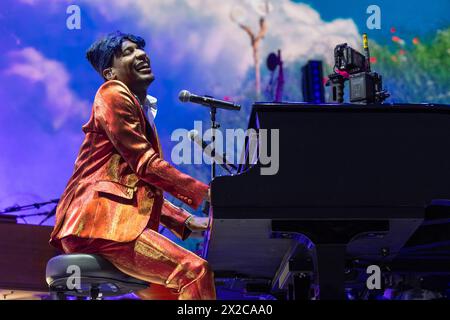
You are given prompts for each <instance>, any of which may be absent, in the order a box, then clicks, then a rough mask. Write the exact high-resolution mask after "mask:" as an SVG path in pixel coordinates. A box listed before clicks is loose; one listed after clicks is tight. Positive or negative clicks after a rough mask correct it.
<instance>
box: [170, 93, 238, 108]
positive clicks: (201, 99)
mask: <svg viewBox="0 0 450 320" xmlns="http://www.w3.org/2000/svg"><path fill="white" fill-rule="evenodd" d="M178 98H179V99H180V101H181V102H192V103H197V104H201V105H203V106H206V107H215V108H219V109H226V110H234V111H239V110H241V106H240V105H238V104H235V103H233V102H229V101H224V100H218V99H214V98H213V97H210V96H197V95H195V94H192V93H190V92H189V91H187V90H181V91H180V93H179V94H178Z"/></svg>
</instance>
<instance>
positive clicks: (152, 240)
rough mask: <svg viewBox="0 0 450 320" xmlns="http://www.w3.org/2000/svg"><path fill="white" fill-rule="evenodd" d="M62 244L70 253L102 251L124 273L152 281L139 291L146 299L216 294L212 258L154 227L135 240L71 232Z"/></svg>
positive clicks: (212, 295)
mask: <svg viewBox="0 0 450 320" xmlns="http://www.w3.org/2000/svg"><path fill="white" fill-rule="evenodd" d="M61 244H62V247H63V249H64V251H65V252H66V253H87V254H98V255H101V256H103V257H104V258H106V259H107V260H109V261H110V262H111V263H112V264H113V265H114V266H115V267H116V268H117V269H119V270H120V271H122V272H123V273H126V274H128V275H130V276H132V277H134V278H137V279H140V280H143V281H147V282H149V283H150V284H151V285H150V287H149V289H146V290H142V291H139V292H136V294H137V295H138V296H139V297H140V298H142V299H159V300H163V299H180V300H203V299H206V300H212V299H215V298H216V291H215V286H214V274H213V272H212V270H211V269H210V267H209V265H208V262H207V261H206V260H204V259H202V258H201V257H199V256H197V255H196V254H194V253H193V252H191V251H189V250H186V249H184V248H183V247H181V246H179V245H177V244H176V243H174V242H173V241H171V240H170V239H168V238H166V237H164V236H163V235H161V234H159V233H158V232H156V231H154V230H152V229H145V230H144V231H143V232H142V234H141V235H140V236H139V237H138V238H137V239H136V240H134V241H131V242H124V243H122V242H115V241H110V240H105V239H89V238H80V237H77V236H67V237H64V238H63V239H61Z"/></svg>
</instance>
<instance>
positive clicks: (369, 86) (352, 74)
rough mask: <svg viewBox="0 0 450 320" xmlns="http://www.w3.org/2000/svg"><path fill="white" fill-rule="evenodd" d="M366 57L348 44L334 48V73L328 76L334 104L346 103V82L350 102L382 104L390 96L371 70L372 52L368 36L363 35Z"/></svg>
mask: <svg viewBox="0 0 450 320" xmlns="http://www.w3.org/2000/svg"><path fill="white" fill-rule="evenodd" d="M363 45H364V53H365V54H364V55H363V54H362V53H360V52H358V51H356V50H355V49H353V48H351V47H349V46H348V45H347V43H342V44H338V45H337V46H336V47H335V48H334V68H333V71H334V73H332V74H330V75H329V76H328V78H329V80H328V82H327V86H331V101H330V102H332V103H343V102H344V85H345V81H346V80H349V81H350V102H352V103H361V104H370V103H382V102H383V101H384V100H385V99H386V98H388V97H389V96H390V94H389V93H388V92H387V91H385V90H383V81H382V77H381V75H380V74H378V73H376V72H372V71H371V68H370V52H369V43H368V39H367V35H366V34H364V35H363Z"/></svg>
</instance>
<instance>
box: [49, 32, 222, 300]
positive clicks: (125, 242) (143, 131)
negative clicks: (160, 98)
mask: <svg viewBox="0 0 450 320" xmlns="http://www.w3.org/2000/svg"><path fill="white" fill-rule="evenodd" d="M144 46H145V41H144V40H143V39H142V38H140V37H137V36H134V35H131V34H123V33H121V32H116V33H112V34H109V35H107V36H106V37H104V38H103V39H100V40H98V41H97V42H95V43H94V44H93V45H92V46H91V47H90V48H89V50H88V51H87V54H86V56H87V59H88V60H89V62H90V63H91V64H92V66H93V67H94V68H95V69H96V70H97V72H99V73H100V75H101V76H102V77H103V79H104V80H105V82H104V83H103V84H102V86H101V87H100V88H99V90H98V91H97V94H96V96H95V100H94V103H93V106H92V113H91V116H90V119H89V121H88V122H87V123H86V124H85V125H84V126H83V132H84V133H85V138H84V141H83V144H82V145H81V149H80V152H79V154H78V157H77V160H76V162H75V168H74V171H73V174H72V177H71V178H70V180H69V182H68V184H67V186H66V189H65V191H64V193H63V195H62V196H61V200H60V202H59V205H58V208H57V213H56V222H55V227H54V230H53V232H52V235H51V239H50V243H51V244H52V245H54V246H56V247H58V248H60V249H62V250H64V252H66V253H75V252H77V253H88V254H99V255H102V256H103V257H105V258H106V259H108V260H109V261H110V262H111V263H113V264H114V265H115V266H116V267H117V268H118V269H119V270H121V271H122V272H124V273H126V274H129V275H131V276H133V277H135V278H138V279H141V280H144V281H148V282H149V283H152V286H150V288H152V287H159V288H167V290H168V291H170V292H173V293H174V294H176V295H178V296H177V297H178V299H215V297H216V295H215V287H214V276H213V273H212V271H211V270H210V268H209V266H208V263H207V262H206V261H205V260H203V259H202V258H200V257H198V256H197V255H195V254H194V253H192V252H190V251H188V250H186V249H184V248H182V247H180V246H178V245H177V244H175V243H174V242H172V241H171V240H169V239H167V238H166V237H164V236H163V235H161V234H159V233H158V227H159V224H160V223H162V224H163V225H164V226H166V227H167V228H169V229H170V230H172V231H173V232H174V233H175V234H176V235H177V236H178V237H179V238H181V239H183V240H184V239H186V238H187V237H188V236H189V234H190V233H191V231H200V230H206V229H207V228H208V219H207V218H199V217H196V216H193V215H191V214H189V213H188V212H187V211H185V210H183V209H181V208H179V207H176V206H174V205H172V204H171V203H170V202H168V201H167V200H165V199H164V197H163V191H166V192H168V193H170V194H172V195H173V196H175V197H176V198H178V199H180V200H181V201H183V202H184V203H186V204H188V205H189V206H191V207H192V208H194V209H196V208H198V206H199V205H200V204H201V203H202V201H203V200H207V201H208V200H209V188H208V186H207V185H206V184H204V183H202V182H200V181H197V180H195V179H194V178H192V177H190V176H188V175H186V174H183V173H181V172H180V171H178V170H177V169H175V168H174V167H172V166H171V165H170V164H169V163H168V162H166V161H164V160H163V157H162V149H161V146H160V144H159V140H158V134H157V132H156V128H155V124H154V116H155V114H156V109H155V103H154V102H155V99H154V98H153V97H151V96H147V89H148V87H149V85H150V84H151V83H152V82H153V80H154V75H153V73H152V69H151V64H150V59H149V57H148V56H147V54H146V53H145V52H144V50H143V48H144ZM140 296H141V297H143V296H144V294H141V295H140ZM147 297H148V295H147Z"/></svg>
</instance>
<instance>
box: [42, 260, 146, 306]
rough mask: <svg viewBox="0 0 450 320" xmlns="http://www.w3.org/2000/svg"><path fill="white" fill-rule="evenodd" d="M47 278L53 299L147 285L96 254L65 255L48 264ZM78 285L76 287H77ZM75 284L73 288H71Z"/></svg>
mask: <svg viewBox="0 0 450 320" xmlns="http://www.w3.org/2000/svg"><path fill="white" fill-rule="evenodd" d="M46 280H47V284H48V286H49V290H50V293H51V294H52V296H53V298H56V299H64V298H65V296H66V295H70V296H78V297H91V299H98V298H100V297H111V296H120V295H124V294H127V293H131V292H133V291H137V290H142V289H145V288H147V287H148V286H149V284H148V283H147V282H145V281H141V280H138V279H135V278H133V277H130V276H128V275H126V274H124V273H123V272H121V271H119V270H118V269H117V268H116V267H115V266H114V265H113V264H111V263H110V262H109V261H108V260H106V259H105V258H102V257H101V256H99V255H95V254H81V253H80V254H64V255H59V256H56V257H53V258H52V259H50V260H49V261H48V263H47V269H46ZM78 284H79V286H78ZM74 286H75V288H74Z"/></svg>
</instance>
